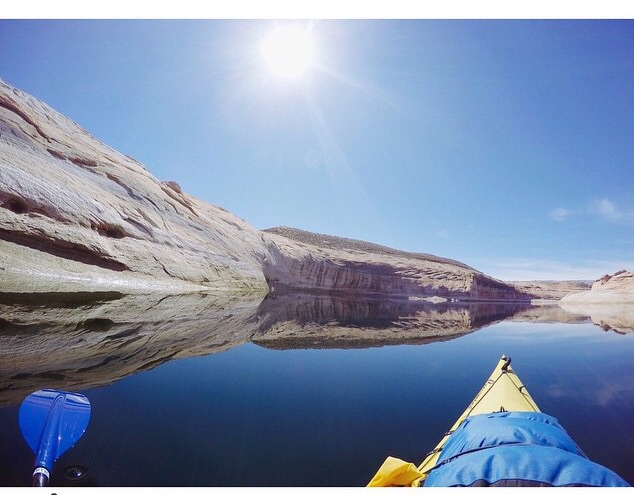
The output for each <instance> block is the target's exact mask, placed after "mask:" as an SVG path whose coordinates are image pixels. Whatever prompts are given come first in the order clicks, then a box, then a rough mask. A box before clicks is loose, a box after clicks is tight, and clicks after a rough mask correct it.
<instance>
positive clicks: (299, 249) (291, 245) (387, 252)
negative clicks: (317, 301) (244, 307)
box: [263, 227, 531, 301]
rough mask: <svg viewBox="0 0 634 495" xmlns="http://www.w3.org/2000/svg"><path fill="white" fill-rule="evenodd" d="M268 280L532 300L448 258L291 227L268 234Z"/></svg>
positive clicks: (350, 289) (363, 290) (278, 284)
mask: <svg viewBox="0 0 634 495" xmlns="http://www.w3.org/2000/svg"><path fill="white" fill-rule="evenodd" d="M263 234H266V235H265V236H264V237H263V239H264V241H265V242H266V245H267V250H268V252H269V257H268V258H267V260H266V262H265V263H264V267H263V268H264V275H265V277H266V279H267V281H268V283H269V285H270V286H271V287H272V288H273V289H275V288H282V289H288V288H294V289H305V290H315V289H317V290H321V291H328V292H335V293H337V292H339V293H342V292H345V293H347V294H355V293H356V294H383V295H393V296H419V297H420V296H439V297H443V298H448V299H460V300H498V301H508V300H524V301H529V300H530V299H531V295H530V294H528V293H522V292H520V291H518V290H516V289H515V288H514V287H512V286H510V285H508V284H505V283H503V282H501V281H499V280H495V279H493V278H491V277H488V276H487V275H485V274H483V273H481V272H479V271H477V270H474V269H473V268H471V267H469V266H467V265H465V264H463V263H460V262H457V261H454V260H450V259H446V258H440V257H437V256H433V255H428V254H420V253H408V252H404V251H399V250H396V249H390V248H387V247H384V246H379V245H376V244H371V243H368V242H363V241H356V240H352V239H345V238H341V237H335V236H329V235H320V234H313V233H310V232H305V231H302V230H298V229H292V228H289V227H277V228H273V229H267V230H265V231H264V232H263Z"/></svg>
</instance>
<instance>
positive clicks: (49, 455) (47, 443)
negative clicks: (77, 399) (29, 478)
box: [33, 393, 66, 486]
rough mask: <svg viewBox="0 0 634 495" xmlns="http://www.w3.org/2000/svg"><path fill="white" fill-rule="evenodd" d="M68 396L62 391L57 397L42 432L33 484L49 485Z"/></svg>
mask: <svg viewBox="0 0 634 495" xmlns="http://www.w3.org/2000/svg"><path fill="white" fill-rule="evenodd" d="M65 402H66V396H65V395H64V394H63V393H60V394H59V395H57V397H55V400H54V401H53V405H52V406H51V409H50V411H49V413H48V419H47V421H46V426H45V428H44V432H43V433H42V441H41V442H40V448H39V449H38V452H37V455H36V457H35V471H33V486H48V481H49V479H50V472H51V470H52V469H53V463H54V462H55V460H56V459H57V448H58V446H59V428H60V424H59V422H60V418H61V415H62V410H63V409H64V403H65Z"/></svg>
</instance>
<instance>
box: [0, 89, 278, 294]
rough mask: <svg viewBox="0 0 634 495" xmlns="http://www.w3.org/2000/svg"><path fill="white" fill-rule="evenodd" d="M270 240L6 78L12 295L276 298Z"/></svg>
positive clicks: (6, 229)
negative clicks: (270, 288) (201, 293)
mask: <svg viewBox="0 0 634 495" xmlns="http://www.w3.org/2000/svg"><path fill="white" fill-rule="evenodd" d="M265 254H266V253H265V250H264V246H263V244H262V242H261V240H260V235H259V234H258V232H257V231H256V230H255V229H253V228H252V227H251V226H249V225H247V224H246V223H245V222H243V221H242V220H240V219H239V218H237V217H235V216H234V215H232V214H230V213H228V212H226V211H224V210H222V209H221V208H218V207H215V206H212V205H209V204H206V203H204V202H202V201H199V200H197V199H196V198H193V197H191V196H189V195H187V194H185V193H183V192H182V191H181V189H180V187H179V186H178V184H176V183H174V182H161V181H159V180H157V179H156V178H154V177H153V176H152V175H151V174H150V173H149V172H148V171H147V170H146V169H145V168H144V167H143V165H141V164H140V163H139V162H137V161H136V160H134V159H132V158H130V157H127V156H124V155H122V154H120V153H118V152H116V151H114V150H112V149H111V148H109V147H108V146H106V145H105V144H103V143H101V142H99V141H98V140H97V139H95V138H94V137H92V136H91V135H90V134H88V133H87V132H86V131H85V130H83V129H82V128H81V127H79V126H78V125H77V124H75V123H74V122H72V121H70V120H69V119H67V118H66V117H64V116H63V115H61V114H59V113H58V112H56V111H55V110H53V109H52V108H50V107H49V106H47V105H45V104H44V103H42V102H40V101H39V100H37V99H36V98H34V97H32V96H29V95H27V94H25V93H24V92H22V91H19V90H17V89H15V88H12V87H10V86H9V85H7V84H5V83H4V82H2V81H0V276H1V277H2V290H3V291H5V292H6V291H12V290H13V291H21V290H23V287H25V286H28V287H29V290H38V291H39V290H41V291H67V290H83V289H87V288H89V289H91V290H94V289H95V288H99V287H102V288H120V289H121V290H124V291H135V290H136V291H148V290H157V289H158V290H172V291H187V290H200V289H202V288H205V287H206V288H222V289H225V290H255V291H261V292H266V291H267V285H266V281H265V279H264V277H263V275H262V270H261V268H260V266H261V259H262V258H263V257H264V256H265Z"/></svg>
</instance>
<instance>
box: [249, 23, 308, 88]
mask: <svg viewBox="0 0 634 495" xmlns="http://www.w3.org/2000/svg"><path fill="white" fill-rule="evenodd" d="M261 51H262V56H263V58H264V62H265V64H266V66H267V67H268V69H269V70H270V71H271V72H273V73H274V74H276V75H278V76H280V77H283V78H285V79H291V80H298V79H301V78H302V77H303V76H304V74H306V72H307V71H308V70H309V69H310V68H311V66H312V65H313V62H314V46H313V36H312V32H311V31H310V30H309V29H306V28H301V27H297V26H286V27H277V28H275V29H273V30H272V31H271V32H270V33H269V34H268V35H267V36H266V37H265V38H264V40H262V45H261Z"/></svg>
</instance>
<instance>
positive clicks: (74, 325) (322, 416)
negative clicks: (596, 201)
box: [0, 296, 634, 486]
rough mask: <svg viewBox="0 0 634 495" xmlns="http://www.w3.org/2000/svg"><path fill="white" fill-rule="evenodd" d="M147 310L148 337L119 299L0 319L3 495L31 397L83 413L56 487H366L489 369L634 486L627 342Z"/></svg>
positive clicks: (392, 313) (233, 310)
mask: <svg viewBox="0 0 634 495" xmlns="http://www.w3.org/2000/svg"><path fill="white" fill-rule="evenodd" d="M117 304H123V306H117ZM153 304H154V305H153V306H152V307H154V308H157V309H156V311H157V312H158V314H159V316H157V318H156V319H151V318H146V319H147V320H148V321H141V320H139V314H143V311H144V310H143V304H141V303H139V301H138V300H137V301H132V300H126V298H123V299H116V298H115V300H114V301H111V300H108V301H102V302H85V301H80V302H65V303H63V304H50V303H47V304H45V305H39V306H37V305H34V303H25V302H24V301H18V302H16V301H9V302H5V304H4V305H3V306H1V309H2V312H0V337H1V338H2V339H4V340H2V342H1V345H2V347H0V349H2V351H0V352H2V354H1V355H0V358H1V359H2V360H3V362H4V364H0V379H1V380H2V383H1V388H0V404H2V405H1V406H0V486H20V485H29V483H30V476H31V471H32V462H33V458H34V456H33V454H32V453H31V452H30V450H29V448H28V447H27V445H26V443H25V442H24V440H23V439H22V437H21V434H20V431H19V428H18V420H17V414H18V407H19V403H20V402H21V399H22V398H23V397H24V396H26V395H27V394H28V393H29V392H30V391H33V390H36V389H37V388H41V387H44V386H52V387H55V388H66V389H70V390H75V391H81V392H82V393H84V394H85V395H86V396H88V398H89V399H90V402H91V404H92V417H91V421H90V424H89V426H88V430H87V431H86V433H85V434H84V436H83V437H82V438H81V439H80V441H79V442H78V443H77V445H76V446H75V447H74V448H73V449H71V450H70V451H68V452H67V453H66V454H64V455H63V456H62V457H61V458H60V459H59V460H58V461H57V463H56V465H55V473H54V477H53V482H52V484H54V485H57V486H60V485H73V483H72V482H70V481H67V480H65V479H64V477H63V474H64V471H65V469H66V468H67V467H68V466H72V465H81V466H83V467H85V468H86V470H87V471H86V473H87V474H86V477H85V478H84V479H83V480H81V482H79V483H75V484H80V485H83V486H362V485H365V484H366V483H367V482H368V481H369V479H370V478H371V477H372V476H373V474H374V472H375V471H376V469H377V468H378V467H379V466H380V464H381V463H382V462H383V460H384V458H385V457H386V456H388V455H392V456H396V457H400V458H402V459H406V460H409V461H412V462H415V463H418V462H419V461H420V460H422V458H423V457H424V455H425V454H426V453H427V452H428V451H429V450H431V449H432V448H433V447H434V446H435V444H436V443H437V442H438V440H439V439H440V437H441V436H442V434H443V433H444V432H445V431H446V430H447V429H448V428H449V427H450V426H451V424H452V423H453V422H454V420H455V419H456V418H457V417H458V415H459V414H460V413H461V412H462V411H463V410H464V408H465V407H466V406H467V405H468V404H469V402H470V401H471V399H472V398H473V396H474V395H475V393H476V392H477V391H478V390H479V388H480V386H481V385H482V384H483V382H484V381H485V380H486V378H487V377H488V376H489V374H490V373H491V371H492V370H493V367H494V366H495V364H496V363H497V360H498V359H499V357H500V355H502V354H506V355H509V356H511V357H512V359H513V367H514V369H515V371H516V372H517V373H518V375H519V376H520V377H521V379H522V380H523V381H524V384H525V385H526V386H527V388H528V390H529V391H530V393H531V394H532V396H533V398H534V399H535V401H536V402H537V404H538V405H539V406H540V408H541V410H542V411H544V412H546V413H548V414H551V415H553V416H556V417H557V418H559V420H560V422H561V423H562V424H563V426H564V427H565V428H566V429H567V430H568V432H569V433H570V434H571V436H572V437H573V438H574V439H575V440H576V441H577V443H578V444H579V446H580V447H581V448H582V449H583V450H584V451H585V452H586V454H587V455H588V457H590V458H591V459H592V460H594V461H596V462H599V463H601V464H603V465H605V466H607V467H609V468H611V469H612V470H614V471H616V472H617V473H618V474H619V475H621V476H622V477H623V478H624V479H626V480H627V481H628V482H629V483H630V484H634V359H633V357H634V334H633V333H629V332H620V331H614V330H611V329H609V330H604V329H602V328H600V327H599V326H597V325H594V324H593V323H592V322H591V321H590V320H589V318H583V317H567V316H566V315H565V314H564V313H562V312H558V310H554V309H551V308H546V309H544V310H539V309H526V308H521V307H500V308H495V307H493V306H484V305H483V306H477V305H471V306H458V307H450V306H443V305H441V306H439V305H435V306H434V305H429V304H426V303H420V304H414V303H408V302H389V301H372V300H370V301H363V300H361V301H359V300H354V301H353V300H346V299H341V298H334V299H333V298H325V297H307V296H301V297H300V296H297V297H294V298H293V297H291V298H290V299H285V298H279V299H268V300H266V301H264V302H261V303H260V302H258V301H256V302H248V303H245V302H240V301H238V302H236V301H230V302H221V303H218V302H216V301H210V300H207V301H206V302H204V304H202V303H201V301H200V300H196V301H194V303H192V301H191V300H189V299H186V300H183V299H173V300H170V299H168V300H166V301H163V300H161V301H160V304H159V302H156V301H155V302H154V303H153ZM201 304H202V306H201ZM112 305H114V306H112ZM135 305H136V306H138V307H139V308H140V309H138V310H130V311H132V312H131V313H129V314H127V313H126V312H125V311H124V310H122V309H121V307H124V306H125V307H127V308H130V307H133V306H135ZM161 305H162V306H161ZM111 306H112V307H111ZM109 307H111V308H110V309H108V308H109ZM184 308H187V311H188V313H187V314H188V315H190V316H187V317H185V316H183V314H184V313H185V310H184ZM201 308H202V309H201ZM165 309H169V310H170V313H169V314H170V315H171V316H169V317H168V316H165V314H164V310H165ZM180 309H182V311H181V310H180ZM135 311H136V312H135ZM540 311H542V312H541V313H540ZM38 313H39V316H33V315H34V314H38ZM71 314H72V315H74V316H73V317H74V318H75V319H74V320H73V319H72V318H70V317H69V316H68V315H71ZM77 315H80V316H79V317H77ZM82 315H83V316H82ZM95 315H98V316H95ZM99 315H100V316H99ZM557 315H558V316H557ZM70 320H72V321H70ZM163 325H166V326H163ZM168 327H169V328H177V329H178V332H177V333H176V334H175V336H174V337H170V338H169V339H167V337H165V335H166V334H167V332H168V330H166V328H168ZM194 329H195V331H194ZM247 330H248V331H247ZM157 332H159V333H161V336H162V337H161V338H164V339H167V340H159V341H158V342H157V341H154V340H152V339H153V338H156V335H155V333H157ZM240 332H243V333H240ZM212 334H213V335H212ZM236 334H238V336H237V337H235V340H233V341H232V340H231V339H232V338H234V337H232V336H236ZM35 339H40V340H42V341H44V342H45V344H42V345H43V346H44V347H42V349H48V351H46V352H47V354H46V357H43V354H42V353H43V352H44V351H42V350H40V349H39V348H38V347H37V346H35V349H34V348H33V345H34V344H33V342H34V340H35ZM65 339H66V340H65ZM100 339H101V340H100ZM210 339H211V340H210ZM58 341H59V342H60V345H59V346H58V347H56V344H57V343H58ZM385 343H387V344H389V345H382V344H385ZM114 344H116V345H114ZM82 346H83V347H82ZM90 346H93V347H94V349H95V350H94V352H93V353H88V354H85V355H84V354H83V352H84V351H83V349H85V348H86V347H90ZM104 348H105V351H104ZM62 350H64V352H65V353H66V356H67V357H66V360H65V362H60V361H64V358H58V357H57V356H64V354H63V353H62ZM104 352H105V354H104ZM144 352H145V353H147V354H144ZM38 356H39V357H38ZM42 360H44V361H46V363H44V364H43V363H42Z"/></svg>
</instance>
